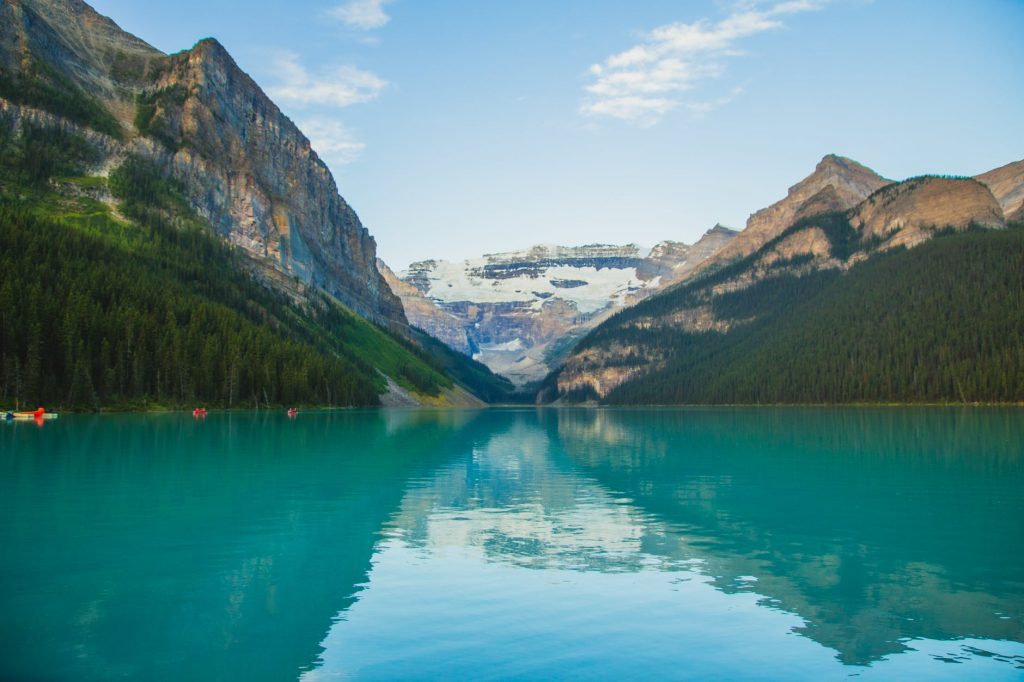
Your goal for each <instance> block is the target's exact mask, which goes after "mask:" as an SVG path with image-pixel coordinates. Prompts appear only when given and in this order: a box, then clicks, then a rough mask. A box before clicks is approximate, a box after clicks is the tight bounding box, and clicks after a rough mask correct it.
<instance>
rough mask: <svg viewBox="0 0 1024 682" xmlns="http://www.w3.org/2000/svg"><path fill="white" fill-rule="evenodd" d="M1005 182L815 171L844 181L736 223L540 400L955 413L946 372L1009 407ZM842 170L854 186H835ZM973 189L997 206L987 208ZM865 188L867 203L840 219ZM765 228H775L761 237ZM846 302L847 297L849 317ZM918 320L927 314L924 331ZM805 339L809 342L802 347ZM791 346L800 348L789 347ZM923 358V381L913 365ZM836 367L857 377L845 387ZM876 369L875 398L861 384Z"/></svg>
mask: <svg viewBox="0 0 1024 682" xmlns="http://www.w3.org/2000/svg"><path fill="white" fill-rule="evenodd" d="M1013 166H1014V164H1011V165H1010V166H1006V167H1003V168H1002V169H997V171H993V172H992V173H990V174H985V175H984V176H979V180H975V179H971V178H946V177H935V176H925V177H919V178H911V179H909V180H905V181H903V182H898V183H889V184H884V181H882V180H881V179H880V178H878V176H876V175H874V174H873V173H870V172H869V171H866V169H864V167H863V166H860V165H859V164H855V163H854V162H847V161H845V160H842V162H841V163H840V162H839V161H837V157H831V156H830V157H826V158H825V159H824V160H823V161H822V163H821V164H819V166H818V169H817V170H816V171H815V173H814V174H812V175H811V176H810V177H809V179H808V180H810V179H813V178H815V177H816V176H822V175H829V176H831V177H833V178H836V177H840V176H843V177H844V180H843V184H844V187H843V189H841V190H839V189H836V188H835V187H834V186H828V185H827V186H825V187H818V188H815V187H814V186H813V185H814V184H816V183H817V180H815V182H814V183H810V182H808V180H805V181H803V182H801V183H800V184H798V185H796V186H794V188H793V189H791V190H790V194H789V196H788V197H787V198H786V199H784V200H783V201H782V202H779V203H777V204H775V205H773V206H772V207H769V209H765V210H764V211H759V212H758V213H755V214H754V215H753V216H752V217H751V221H750V223H749V224H748V228H747V231H749V230H751V229H753V230H754V234H753V236H750V237H745V236H744V235H746V234H747V231H744V232H743V233H741V234H740V236H738V237H736V239H734V240H732V242H731V243H729V244H728V245H726V246H725V247H724V248H723V249H722V250H720V251H719V252H718V253H717V254H716V255H715V256H713V258H712V259H711V260H712V261H713V262H712V263H710V264H709V265H707V266H706V267H705V268H703V269H702V270H701V271H700V272H699V273H697V274H696V275H694V276H692V277H691V278H690V279H688V280H687V281H684V282H682V283H681V284H680V285H678V286H676V287H673V288H672V289H670V290H668V291H666V292H664V293H660V294H658V295H655V296H653V297H650V298H648V299H647V300H646V301H643V302H641V303H640V304H638V305H637V306H635V307H633V308H630V309H628V310H626V311H624V312H622V313H621V314H619V315H617V316H615V317H614V318H611V319H610V320H608V321H606V322H604V323H603V324H601V325H599V326H597V327H596V328H595V329H594V330H593V331H592V332H590V334H589V335H588V336H587V337H585V338H584V339H583V340H582V341H581V342H580V343H579V344H578V346H577V347H576V348H575V349H574V351H573V353H572V354H571V355H570V356H569V357H568V358H567V359H566V360H565V362H564V364H563V366H562V367H561V368H560V369H559V370H557V371H556V372H554V373H553V374H552V375H551V376H549V378H548V379H547V380H546V382H545V389H544V391H543V393H544V395H543V396H542V397H543V398H544V399H548V400H550V399H555V398H559V397H560V399H562V400H569V401H574V400H586V399H597V400H612V401H625V402H650V401H653V402H750V401H767V402H794V401H795V402H800V401H805V402H806V401H810V402H816V401H820V402H836V401H844V400H907V399H909V400H922V399H932V400H943V399H945V400H959V399H961V397H964V396H966V395H967V394H968V391H967V390H966V389H964V390H963V391H961V388H962V386H963V379H962V378H961V376H960V375H953V374H950V372H954V370H952V369H950V363H954V364H955V366H956V367H959V368H960V369H959V370H957V371H960V372H962V373H963V376H965V377H966V376H972V377H981V376H985V377H988V378H989V379H990V380H991V383H990V384H989V385H985V386H980V385H977V386H973V387H972V391H971V392H970V394H971V395H972V399H975V400H985V399H1000V400H1005V399H1011V400H1019V399H1020V397H1021V396H1018V395H1017V393H1016V392H1017V391H1018V390H1024V383H1021V384H1020V387H1018V383H1017V382H1018V377H1017V372H1018V367H1017V366H1018V365H1019V364H1020V363H1019V358H1018V359H1016V360H1015V359H1013V358H1012V357H1011V356H1013V352H1011V350H1012V347H1013V344H1015V343H1018V339H1020V338H1021V337H1022V335H1024V326H1022V325H1024V319H1022V318H1021V316H1020V310H1019V306H1020V303H1021V302H1020V296H1021V290H1020V289H1018V288H1017V287H1018V284H1017V280H1019V278H1020V277H1019V273H1017V274H1015V271H1019V270H1020V265H1019V263H1020V262H1021V261H1020V260H1019V258H1020V257H1021V254H1019V253H1018V251H1020V250H1021V249H1024V240H1021V238H1020V237H1021V232H1020V231H1019V230H1012V231H1010V232H1011V234H1009V236H1007V237H1000V236H998V235H999V234H1000V230H1001V229H1002V228H1005V227H1006V225H1007V220H1006V217H1005V215H1004V210H1005V208H1004V207H1008V208H1009V209H1010V210H1011V211H1013V210H1014V209H1015V208H1016V205H1015V202H1014V200H1013V199H1012V197H1013V181H1012V177H1013V176H1014V173H1013V169H1012V167H1013ZM850 169H853V170H854V171H855V176H856V177H857V178H859V181H858V182H857V183H852V182H849V175H848V173H849V170H850ZM1007 169H1010V170H1007ZM840 171H842V172H841V173H840ZM1008 177H1009V178H1011V180H1007V178H1008ZM981 178H986V179H988V180H989V182H991V183H993V184H995V185H997V186H998V187H999V188H1000V189H1001V190H1002V191H1001V192H1000V193H1001V195H1002V196H1003V197H1004V202H1003V203H1002V205H1001V204H1000V202H999V201H998V200H997V198H996V197H995V196H993V193H992V192H991V191H990V190H989V188H988V186H987V185H986V184H984V182H983V181H981ZM872 185H877V186H878V187H877V188H876V189H875V190H873V191H871V192H870V193H867V194H866V195H865V196H864V198H863V199H862V200H861V201H859V202H857V203H856V204H855V205H853V206H852V207H847V208H843V207H844V206H845V205H847V204H849V203H850V202H851V201H852V197H853V196H854V195H855V193H859V194H865V193H866V192H867V190H868V189H869V187H870V186H872ZM808 195H809V196H808ZM1011 215H1013V214H1011ZM767 217H772V220H768V219H767ZM778 220H788V221H789V222H788V223H787V224H785V225H782V224H781V223H778V222H775V223H774V224H772V222H773V221H778ZM1010 222H1013V221H1012V220H1011V221H1010ZM956 235H959V237H958V238H957V239H948V240H947V239H945V238H946V237H948V236H956ZM936 237H942V238H943V239H936ZM931 242H936V245H935V246H934V247H932V246H929V248H928V249H924V250H919V249H922V248H923V245H925V244H931ZM908 249H910V250H908ZM957 249H961V250H962V253H961V252H958V251H957ZM729 254H732V257H731V258H728V257H727V256H728V255H729ZM968 256H970V257H968ZM958 259H960V260H958ZM972 259H973V260H972ZM896 264H899V266H898V267H897V265H896ZM968 278H969V279H971V282H970V283H967V282H966V281H961V280H962V279H968ZM982 282H985V284H981V283H982ZM852 283H856V287H854V284H852ZM850 287H853V288H857V287H859V288H860V289H859V290H860V291H861V293H862V295H863V297H864V298H863V300H862V301H861V302H860V303H858V302H857V299H856V298H854V297H853V296H852V295H851V294H849V293H848V292H849V291H850V290H851V289H850ZM826 302H829V303H826ZM958 306H959V307H958ZM923 310H932V311H933V312H932V314H931V315H929V316H927V319H924V318H922V313H921V311H923ZM838 311H842V312H841V313H840V312H838ZM869 311H870V314H868V312H869ZM844 316H845V317H844ZM826 321H827V322H828V324H826ZM883 321H887V324H888V325H890V326H892V327H893V328H892V329H890V330H889V337H888V338H883V337H879V330H880V329H883V328H887V327H886V323H884V322H883ZM897 322H898V324H897ZM828 325H832V327H829V326H828ZM811 329H813V330H815V333H816V334H817V335H818V336H817V337H814V338H812V337H811V336H808V330H811ZM982 330H985V331H984V332H983V331H982ZM979 334H981V335H982V336H984V338H985V339H992V338H994V339H996V340H995V341H983V339H982V338H981V337H978V335H979ZM975 337H978V338H975ZM796 339H803V342H804V343H808V344H811V346H808V347H798V346H795V345H794V344H795V343H796V341H795V340H796ZM868 339H870V340H871V342H872V343H873V344H874V345H873V346H868V345H867V344H868V342H867V340H868ZM918 343H920V344H922V346H921V347H917V346H916V345H915V344H918ZM925 347H927V350H925ZM770 349H774V350H770ZM978 349H985V350H984V353H982V352H981V351H979V350H978ZM1004 351H1005V352H1004ZM773 352H774V353H775V355H773V354H772V353H773ZM833 352H834V353H835V355H832V353H833ZM844 353H845V354H846V355H845V356H844ZM858 354H863V355H865V356H869V358H868V359H858V358H857V356H858ZM934 354H937V357H936V359H935V360H934V361H933V362H932V364H931V365H928V366H927V367H924V366H922V364H921V361H920V357H921V356H923V355H928V356H929V357H930V356H931V355H934ZM972 354H973V355H972ZM986 354H987V355H986ZM939 356H940V357H941V359H940V357H939ZM755 357H756V358H757V359H758V360H757V362H755V361H753V360H751V358H755ZM843 357H847V358H851V360H850V362H852V363H853V366H854V367H856V366H857V365H858V364H859V363H862V364H863V365H864V366H865V367H867V368H870V370H871V372H869V373H867V374H864V375H859V374H858V375H857V376H856V377H854V378H850V377H851V375H850V372H849V366H847V367H846V368H845V370H844V369H843V366H842V362H843V361H842V359H843ZM915 357H917V358H918V359H917V360H915V359H913V358H915ZM1000 363H1001V366H1002V367H1003V369H1000ZM914 367H917V368H918V369H917V370H915V372H916V373H915V374H914V375H913V378H907V375H906V373H907V372H910V369H908V368H914ZM740 368H742V370H741V369H740ZM883 369H884V371H885V374H886V376H887V377H889V381H890V382H892V383H891V384H890V385H889V386H888V388H885V387H880V386H878V385H873V384H872V381H871V376H872V373H873V372H874V371H881V370H883ZM1019 371H1020V372H1022V373H1024V367H1021V368H1019ZM815 372H817V374H815ZM808 373H809V374H808ZM805 375H807V376H805ZM811 375H813V376H811ZM815 376H816V377H817V378H814V377H815ZM926 376H927V377H928V379H927V381H926V379H925V377H926ZM786 377H789V378H788V379H787V378H786ZM893 377H896V378H893ZM904 379H905V380H906V384H905V385H902V384H901V385H899V388H896V387H895V386H896V385H897V384H899V382H900V381H902V380H904ZM1020 379H1021V380H1022V381H1024V374H1022V376H1021V377H1020ZM914 381H920V382H922V383H920V384H914ZM928 382H930V383H928ZM1000 382H1002V383H1000ZM925 383H927V385H924V384H925ZM805 384H808V385H805ZM1009 387H1012V389H1011V388H1009ZM801 391H802V392H801ZM964 399H966V398H964Z"/></svg>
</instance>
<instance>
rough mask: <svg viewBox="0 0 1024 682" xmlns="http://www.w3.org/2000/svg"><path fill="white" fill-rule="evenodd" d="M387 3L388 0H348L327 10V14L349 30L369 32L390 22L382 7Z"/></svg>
mask: <svg viewBox="0 0 1024 682" xmlns="http://www.w3.org/2000/svg"><path fill="white" fill-rule="evenodd" d="M388 2H389V0H349V2H346V3H344V4H342V5H338V6H337V7H334V8H332V9H330V10H328V11H327V14H328V16H330V17H333V18H335V19H337V20H339V21H341V22H342V23H343V24H345V25H346V26H348V27H349V28H355V29H359V30H362V31H370V30H373V29H375V28H380V27H381V26H384V25H385V24H387V23H388V22H389V21H391V17H389V16H388V15H387V14H386V13H385V12H384V5H386V4H387V3H388Z"/></svg>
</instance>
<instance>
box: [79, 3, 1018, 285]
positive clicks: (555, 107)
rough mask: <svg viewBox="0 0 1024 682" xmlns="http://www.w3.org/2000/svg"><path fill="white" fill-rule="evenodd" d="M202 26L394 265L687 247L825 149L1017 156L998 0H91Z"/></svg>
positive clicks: (888, 166) (1009, 48)
mask: <svg viewBox="0 0 1024 682" xmlns="http://www.w3.org/2000/svg"><path fill="white" fill-rule="evenodd" d="M93 5H94V6H95V7H96V9H97V10H99V11H100V12H102V13H104V14H106V15H108V16H110V17H112V18H113V19H114V20H115V21H117V22H118V23H119V24H120V25H121V26H122V27H123V28H125V29H126V30H128V31H131V32H132V33H135V34H136V35H138V36H139V37H141V38H143V39H145V40H147V41H148V42H150V43H152V44H153V45H155V46H156V47H158V48H160V49H162V50H164V51H167V52H175V51H178V50H181V49H185V48H188V47H190V46H191V45H193V44H194V43H195V42H196V41H197V40H198V39H199V38H202V37H205V36H214V37H216V38H217V39H218V40H220V41H221V42H222V43H223V44H224V45H225V46H226V47H227V48H228V50H229V51H230V52H231V53H232V55H234V57H235V59H236V60H237V61H238V63H239V65H240V66H241V67H242V68H243V69H244V70H246V71H247V72H248V73H249V74H250V75H252V76H253V78H255V80H256V81H257V82H258V83H259V84H260V85H261V86H262V87H263V88H264V89H265V90H267V92H268V93H270V94H271V96H272V97H273V98H274V99H275V101H276V102H277V103H278V104H279V105H280V106H281V108H282V109H283V110H284V111H285V113H287V114H288V115H289V116H291V117H292V118H293V119H294V120H295V121H296V122H297V123H298V124H299V126H300V127H301V128H302V129H303V130H304V131H305V132H306V133H307V134H308V135H309V136H310V138H311V139H312V140H313V143H314V147H315V148H317V149H318V151H320V153H321V155H322V156H323V157H324V158H325V159H326V160H327V162H328V164H329V165H330V166H331V168H332V170H333V171H334V175H335V178H336V179H337V181H338V186H339V189H340V191H341V194H342V195H343V196H344V197H345V198H346V199H347V200H348V201H349V203H350V204H351V205H352V206H353V207H354V208H355V209H356V211H357V212H358V213H359V215H360V217H361V218H362V220H363V223H364V224H365V225H366V226H367V227H368V228H369V229H370V232H371V233H372V234H373V235H374V236H375V237H376V239H377V244H378V251H379V254H380V255H381V256H382V257H383V258H384V259H385V260H386V261H387V262H388V263H389V264H391V265H392V266H393V267H395V268H396V269H400V268H403V267H405V266H406V265H407V264H408V263H409V262H410V261H413V260H419V259H425V258H446V259H461V258H466V257H472V256H476V255H480V254H482V253H487V252H495V251H502V250H511V249H516V248H523V247H526V246H529V245H532V244H535V243H544V242H554V243H560V244H584V243H594V242H602V243H628V242H636V243H640V244H644V245H648V246H650V245H653V244H654V243H656V242H658V241H661V240H663V239H675V240H681V241H686V242H692V241H693V240H695V239H697V238H698V237H699V236H700V235H701V234H702V233H703V232H704V231H705V230H707V229H708V228H710V227H711V226H712V225H714V224H715V223H716V222H721V223H723V224H726V225H729V226H732V227H742V226H743V225H744V223H745V221H746V218H747V216H748V215H749V214H750V213H751V212H753V211H755V210H757V209H759V208H762V207H764V206H766V205H768V204H770V203H772V202H773V201H775V200H777V199H779V198H781V197H782V196H784V195H785V192H786V188H787V187H788V186H789V185H791V184H793V183H794V182H796V181H798V180H799V179H800V178H802V177H804V176H805V175H807V174H808V173H809V172H810V171H811V170H812V169H813V167H814V165H815V163H817V161H818V160H819V159H820V158H821V157H822V156H823V155H825V154H827V153H833V152H834V153H838V154H842V155H845V156H849V157H851V158H854V159H856V160H858V161H860V162H862V163H864V164H866V165H868V166H870V167H872V168H874V169H875V170H876V171H878V172H879V173H881V174H882V175H885V176H887V177H890V178H895V179H899V178H904V177H908V176H913V175H919V174H922V173H946V174H962V175H973V174H976V173H980V172H983V171H985V170H989V169H991V168H993V167H996V166H999V165H1002V164H1004V163H1008V162H1010V161H1013V160H1017V159H1021V158H1024V135H1022V134H1021V121H1024V76H1022V74H1024V41H1022V40H1021V39H1020V27H1021V26H1024V2H1021V1H1020V0H990V1H987V2H985V1H982V0H978V1H970V2H969V1H961V2H953V1H951V0H920V1H915V0H875V1H874V2H871V1H868V0H776V1H774V2H772V1H768V2H754V1H752V0H745V1H744V0H740V1H736V2H731V1H729V0H710V1H707V2H696V1H695V2H680V1H678V0H676V1H674V2H669V1H664V2H662V1H656V0H651V1H644V2H638V1H633V2H630V1H626V0H623V1H621V2H610V1H600V0H561V1H552V0H543V1H537V0H515V2H498V1H497V0H494V1H490V0H488V1H479V2H470V1H468V0H466V1H459V2H456V1H444V0H429V1H428V0H301V1H300V0H293V1H292V2H289V3H281V2H268V1H265V0H245V1H243V0H220V1H214V0H205V1H199V0H176V1H175V2H160V3H156V2H146V3H140V2H138V0H95V2H93Z"/></svg>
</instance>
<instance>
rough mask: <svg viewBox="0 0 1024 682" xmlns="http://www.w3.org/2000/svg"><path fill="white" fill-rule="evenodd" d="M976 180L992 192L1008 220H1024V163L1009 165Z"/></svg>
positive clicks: (1018, 162)
mask: <svg viewBox="0 0 1024 682" xmlns="http://www.w3.org/2000/svg"><path fill="white" fill-rule="evenodd" d="M974 179H975V180H978V181H979V182H982V183H984V184H985V186H986V187H988V188H989V190H991V191H992V195H993V196H994V197H995V198H996V201H998V202H999V206H1000V208H1002V209H1003V215H1004V216H1006V219H1007V220H1024V161H1014V162H1013V163H1008V164H1006V165H1005V166H1000V167H999V168H996V169H993V170H990V171H989V172H987V173H982V174H981V175H978V176H975V178H974Z"/></svg>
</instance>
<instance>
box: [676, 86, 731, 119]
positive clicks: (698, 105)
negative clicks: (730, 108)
mask: <svg viewBox="0 0 1024 682" xmlns="http://www.w3.org/2000/svg"><path fill="white" fill-rule="evenodd" d="M742 94H743V88H740V87H737V88H733V89H732V92H730V93H729V94H727V95H724V96H722V97H716V98H715V99H710V100H704V101H701V102H687V103H686V110H687V111H689V112H690V114H691V115H692V116H693V117H694V118H702V117H704V116H707V115H708V114H710V113H711V112H712V111H714V110H715V109H718V108H720V107H724V106H725V105H726V104H728V103H729V102H731V101H733V100H734V99H736V98H737V97H739V96H740V95H742Z"/></svg>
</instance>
